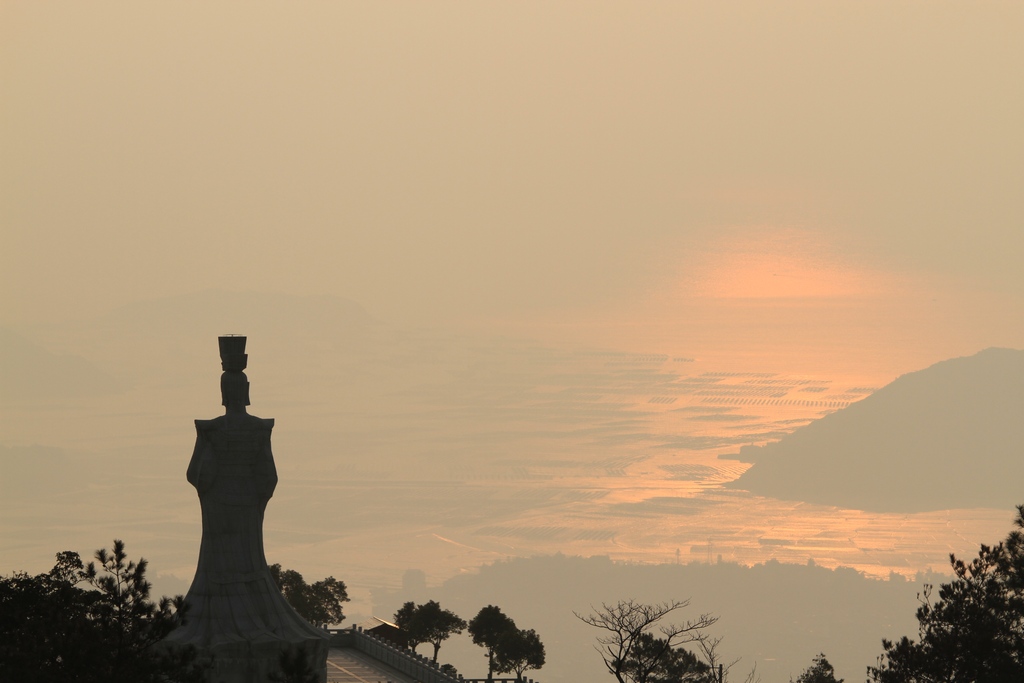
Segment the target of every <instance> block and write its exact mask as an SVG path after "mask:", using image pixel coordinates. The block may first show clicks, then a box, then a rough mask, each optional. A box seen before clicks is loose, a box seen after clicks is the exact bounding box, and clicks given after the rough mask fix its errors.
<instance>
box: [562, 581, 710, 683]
mask: <svg viewBox="0 0 1024 683" xmlns="http://www.w3.org/2000/svg"><path fill="white" fill-rule="evenodd" d="M689 604H690V601H689V600H672V601H671V602H663V603H659V604H656V605H648V604H645V603H640V602H636V601H635V600H620V601H619V602H618V603H617V604H615V605H608V604H604V603H602V604H601V609H595V612H594V614H591V615H588V616H582V615H580V614H578V613H575V614H576V617H577V618H578V619H580V620H581V621H582V622H584V623H585V624H590V625H591V626H594V627H596V628H599V629H601V630H603V631H607V634H606V635H602V636H598V638H597V642H598V645H597V651H598V652H599V653H600V655H601V658H602V659H603V660H604V665H605V667H606V668H607V669H608V672H609V673H611V674H612V675H613V676H615V678H616V680H617V681H619V683H653V682H654V681H656V680H661V679H659V678H657V676H659V675H661V672H662V671H663V667H664V666H665V663H666V662H667V661H669V660H670V658H672V657H673V656H674V655H673V652H674V651H675V650H676V649H677V648H679V646H681V645H684V644H686V643H695V642H697V643H699V642H701V641H706V640H707V638H708V636H707V633H706V630H707V629H708V627H710V626H712V625H713V624H714V623H715V622H716V621H718V618H717V617H714V616H712V615H710V614H701V615H699V616H698V617H697V618H696V619H692V620H687V621H686V622H684V623H682V624H663V623H661V622H662V620H663V619H664V618H665V617H666V616H668V615H669V614H671V613H672V612H675V611H676V610H679V609H682V608H684V607H687V606H688V605H689ZM655 629H657V631H658V632H659V633H660V634H661V637H660V638H659V637H656V636H654V635H653V633H652V631H654V630H655ZM714 644H715V645H717V641H716V642H715V643H714ZM679 656H681V655H679ZM701 675H703V672H697V671H695V672H692V676H690V677H689V678H684V679H682V680H689V681H699V680H702V679H701V678H700V677H699V676H701Z"/></svg>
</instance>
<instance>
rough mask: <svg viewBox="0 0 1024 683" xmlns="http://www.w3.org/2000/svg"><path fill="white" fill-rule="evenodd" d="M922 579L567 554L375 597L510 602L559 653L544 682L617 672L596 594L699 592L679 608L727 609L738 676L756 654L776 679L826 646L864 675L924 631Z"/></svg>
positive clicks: (482, 665) (684, 614)
mask: <svg viewBox="0 0 1024 683" xmlns="http://www.w3.org/2000/svg"><path fill="white" fill-rule="evenodd" d="M933 580H934V579H933ZM407 583H409V584H411V583H413V582H407ZM920 588H921V586H920V584H919V583H917V582H908V581H905V580H903V579H901V578H899V577H896V578H895V579H893V580H890V581H877V580H872V579H866V578H864V576H862V575H861V574H858V573H857V572H855V571H853V570H852V569H843V568H840V569H837V570H835V571H830V570H828V569H824V568H822V567H817V566H813V565H789V564H780V563H778V562H768V563H767V564H762V565H756V566H754V567H743V566H740V565H737V564H730V563H724V564H723V563H719V564H710V565H709V564H684V565H676V564H659V565H655V564H627V563H622V562H613V561H611V560H609V559H608V558H607V557H591V558H580V557H564V556H561V555H556V556H548V557H535V558H530V559H517V560H511V561H506V562H497V563H495V564H491V565H487V566H485V567H482V568H481V569H480V571H479V572H478V573H472V574H467V575H464V576H458V577H455V578H453V579H450V580H448V581H446V582H445V583H444V584H443V585H441V586H439V587H436V588H422V587H417V588H411V587H410V588H406V589H404V590H402V591H399V592H397V593H388V594H384V593H381V594H378V595H376V596H375V598H376V599H375V607H376V614H377V616H381V617H388V616H391V615H393V614H394V612H395V610H397V609H398V608H399V607H400V606H401V605H402V603H403V602H404V601H406V600H415V601H416V602H425V601H427V600H438V601H439V602H440V603H441V604H442V605H443V606H444V607H446V608H448V609H451V610H453V611H455V612H456V613H457V614H459V615H461V616H462V617H464V618H465V619H467V620H468V619H471V618H472V617H473V616H474V615H475V614H476V612H477V611H478V610H479V609H480V608H481V607H483V606H485V605H488V604H494V605H498V606H499V607H501V608H502V610H503V611H504V612H505V613H506V614H508V615H509V616H510V617H512V618H513V619H515V621H516V624H517V625H518V626H519V627H520V628H532V629H535V630H536V631H537V633H538V634H540V636H541V639H542V640H543V641H544V644H545V647H546V650H547V660H548V664H547V665H546V666H545V667H544V668H543V669H541V670H540V671H538V672H536V673H534V674H531V676H532V677H533V678H536V679H537V680H539V681H542V682H543V683H575V682H576V681H612V680H614V679H613V678H612V677H611V676H610V675H609V674H608V673H607V671H605V670H604V668H603V665H602V663H601V660H600V658H599V656H598V655H597V653H596V652H594V649H593V645H594V639H595V637H596V636H597V635H598V632H597V630H596V629H594V628H592V627H590V626H587V625H585V624H583V623H581V622H580V621H579V620H578V619H576V618H575V617H574V616H573V611H576V612H580V613H583V614H586V613H589V612H590V611H591V606H592V605H600V604H601V603H602V602H608V603H614V602H616V601H618V600H621V599H624V598H635V599H637V600H640V601H643V602H661V601H665V600H670V599H687V598H689V599H690V600H691V602H690V607H689V608H687V609H686V610H683V611H681V612H679V613H678V617H679V619H678V620H679V621H683V620H685V619H687V618H693V617H694V616H696V615H697V614H699V613H701V612H711V613H713V614H715V615H718V616H719V617H720V620H719V622H718V624H716V625H715V627H714V629H713V633H714V635H716V636H721V637H722V638H723V640H722V643H721V648H722V652H723V653H724V654H725V657H726V661H732V660H734V659H737V658H742V659H741V661H740V662H739V663H738V664H737V665H736V669H735V670H734V671H733V676H732V679H733V680H743V678H744V676H745V675H746V673H747V672H749V670H750V668H751V667H752V666H753V665H754V664H755V663H756V664H757V670H758V673H759V674H760V675H761V680H762V681H764V683H785V682H786V681H789V680H790V677H791V676H792V677H794V678H795V677H796V676H797V675H798V674H799V673H800V672H801V671H802V670H803V669H804V668H805V667H806V666H808V665H809V664H810V661H811V658H812V657H813V656H814V655H816V654H818V653H819V652H825V653H826V654H827V655H828V658H829V661H830V662H832V664H833V665H835V667H836V670H837V674H838V675H839V676H841V677H845V678H846V680H847V681H857V680H863V678H864V670H865V667H866V666H867V665H868V664H872V663H874V661H875V658H876V657H877V656H878V654H879V653H880V652H881V639H882V638H883V637H890V638H891V637H896V636H900V635H913V634H914V633H915V632H916V626H917V622H916V621H915V619H914V610H915V608H916V607H917V602H916V599H915V595H916V592H917V591H919V590H920ZM424 651H425V649H424ZM482 654H483V650H482V649H481V648H479V647H477V646H475V645H473V644H472V643H471V642H470V638H469V637H468V636H467V635H465V634H463V635H461V636H455V637H453V638H452V639H451V640H450V641H448V642H446V643H445V644H444V645H443V646H442V648H441V659H442V660H444V661H449V662H451V663H453V664H455V666H456V667H457V668H458V669H459V671H460V673H462V674H463V675H464V676H474V677H475V676H481V675H483V674H485V673H486V661H485V660H484V658H483V656H482ZM737 674H738V675H737Z"/></svg>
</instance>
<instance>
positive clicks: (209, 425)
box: [196, 415, 224, 432]
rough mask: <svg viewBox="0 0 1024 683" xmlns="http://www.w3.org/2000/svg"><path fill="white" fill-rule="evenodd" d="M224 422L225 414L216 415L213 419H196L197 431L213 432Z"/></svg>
mask: <svg viewBox="0 0 1024 683" xmlns="http://www.w3.org/2000/svg"><path fill="white" fill-rule="evenodd" d="M223 424H224V416H223V415H221V416H220V417H215V418H213V419H212V420H196V431H197V432H212V431H215V430H217V429H220V428H221V426H223Z"/></svg>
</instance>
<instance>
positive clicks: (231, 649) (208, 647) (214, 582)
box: [166, 337, 330, 683]
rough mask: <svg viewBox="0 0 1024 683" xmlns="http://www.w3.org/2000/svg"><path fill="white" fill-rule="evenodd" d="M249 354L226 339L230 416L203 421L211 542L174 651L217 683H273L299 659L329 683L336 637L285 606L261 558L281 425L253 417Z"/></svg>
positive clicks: (197, 456) (197, 477)
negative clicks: (207, 665) (189, 655)
mask: <svg viewBox="0 0 1024 683" xmlns="http://www.w3.org/2000/svg"><path fill="white" fill-rule="evenodd" d="M225 340H227V342H228V343H227V344H226V343H225ZM239 340H240V347H241V348H240V350H239V349H238V346H239ZM232 344H234V345H235V348H234V349H232ZM226 346H227V351H225V347H226ZM244 348H245V337H221V358H222V359H223V361H224V370H225V372H224V374H223V376H222V377H221V391H222V394H223V397H224V405H225V406H226V408H227V412H226V414H225V415H223V416H221V417H218V418H216V419H213V420H196V432H197V435H196V446H195V450H194V451H193V453H192V460H191V462H190V463H189V466H188V480H189V482H190V483H191V484H192V485H193V486H195V487H196V490H197V491H198V492H199V502H200V506H201V507H202V511H203V539H202V544H201V546H200V549H199V564H198V567H197V568H196V575H195V579H193V581H192V586H191V588H189V591H188V595H186V596H185V602H186V603H188V611H187V612H186V614H185V623H184V624H183V625H182V626H181V627H180V628H178V629H177V630H176V631H174V632H173V633H171V635H170V636H169V637H168V638H167V640H166V645H167V646H168V647H172V648H173V647H175V646H180V645H192V646H195V647H196V648H197V649H198V650H199V654H200V656H203V657H212V660H213V670H212V672H211V675H210V676H209V681H210V683H269V682H271V681H273V680H275V678H277V677H278V675H279V674H280V663H281V661H282V656H290V657H294V656H295V655H296V654H297V653H298V651H301V652H302V653H303V655H304V657H305V660H306V662H307V663H308V664H309V665H311V667H312V669H313V671H315V672H317V674H318V679H319V681H321V683H323V682H324V681H326V679H327V644H328V639H329V637H330V636H329V635H328V633H327V632H326V631H324V630H323V629H319V628H316V627H314V626H312V625H310V624H309V623H308V622H307V621H305V620H304V619H303V618H302V617H300V616H299V615H298V614H297V613H296V612H295V610H294V609H292V607H291V605H289V604H288V602H287V601H286V600H285V599H284V596H283V595H281V591H280V590H279V589H278V587H277V585H276V584H275V583H274V579H273V577H272V576H271V574H270V568H269V567H268V566H267V560H266V557H265V555H264V552H263V514H264V512H265V510H266V507H267V502H268V501H269V500H270V497H271V496H272V495H273V493H274V488H275V487H276V486H277V469H276V468H275V466H274V456H273V454H272V452H271V450H270V432H271V430H272V429H273V427H274V421H273V420H264V419H261V418H258V417H255V416H253V415H249V414H248V413H246V411H245V406H246V405H248V403H249V401H248V395H249V383H248V380H247V379H246V378H245V375H244V374H243V373H242V372H241V370H242V369H244V368H245V354H244V353H243V352H244ZM239 356H240V358H239ZM282 680H283V679H282Z"/></svg>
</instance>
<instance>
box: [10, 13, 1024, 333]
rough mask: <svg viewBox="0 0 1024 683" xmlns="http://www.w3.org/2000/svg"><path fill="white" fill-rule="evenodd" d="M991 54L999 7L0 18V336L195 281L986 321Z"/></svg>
mask: <svg viewBox="0 0 1024 683" xmlns="http://www.w3.org/2000/svg"><path fill="white" fill-rule="evenodd" d="M1021 35H1024V6H1022V5H1021V4H1020V3H1017V2H1005V3H971V4H959V3H958V4H950V3H906V2H901V3H894V2H829V3H819V2H773V3H645V4H642V5H636V4H632V3H629V4H627V3H603V2H590V1H588V2H585V3H569V2H561V3H548V2H537V3H531V2H517V3H458V4H444V3H406V4H392V3H378V2H374V3H340V2H330V3H307V4H302V5H295V4H291V3H287V4H285V3H252V2H245V3H229V2H222V3H214V4H208V3H178V2H175V3H143V4H139V3H133V2H89V3H35V2H5V3H3V4H2V14H0V54H2V91H0V107H2V110H0V111H2V119H0V158H2V159H3V162H2V173H3V185H2V188H3V189H2V195H0V202H2V203H0V220H2V240H3V243H2V254H3V256H2V263H0V271H2V272H0V287H2V291H3V301H2V307H0V322H7V323H12V324H22V323H30V322H33V321H37V320H42V319H55V318H62V317H67V316H71V315H76V314H82V313H91V312H94V311H101V310H104V309H107V308H109V307H111V306H114V305H118V304H121V303H124V302H128V301H133V300H139V299H144V298H147V297H152V296H164V295H170V294H175V293H179V292H186V291H195V290H200V289H204V288H208V287H222V288H229V289H232V288H233V289H256V290H276V291H283V292H290V293H297V294H323V293H330V294H337V295H341V296H346V297H351V298H352V299H354V300H356V301H358V302H360V303H361V304H363V305H364V306H366V307H367V308H368V310H370V311H371V312H372V313H373V314H375V315H378V316H381V317H384V318H386V319H392V320H398V321H416V322H423V321H453V320H456V321H457V320H466V319H474V318H481V317H483V318H488V319H497V320H502V319H521V318H529V317H531V316H544V315H547V316H564V315H566V312H567V311H573V312H579V311H590V312H593V311H601V312H602V313H601V315H614V311H623V310H628V309H629V308H630V307H632V306H633V305H634V304H636V305H640V304H642V303H644V302H647V304H646V305H652V306H653V308H652V309H651V310H656V309H657V308H658V305H657V304H650V302H652V301H655V302H656V301H661V300H662V299H659V297H663V296H664V295H665V293H666V292H668V293H671V294H672V295H673V296H684V297H686V296H691V295H693V294H699V295H702V296H712V297H745V296H749V295H751V294H756V295H757V296H767V295H771V294H775V295H777V296H782V297H793V296H804V295H812V296H817V297H844V296H851V295H860V294H865V293H870V294H872V295H875V296H879V295H882V296H884V295H886V293H891V291H892V288H893V287H896V286H897V283H902V285H900V286H903V287H904V288H907V287H910V288H917V289H918V290H919V292H920V291H923V290H922V288H923V289H926V290H928V293H926V294H922V295H921V296H922V297H925V298H929V297H932V296H933V295H934V292H936V291H943V292H947V293H948V292H952V291H961V292H970V293H971V294H970V297H974V299H973V300H975V301H976V300H980V299H981V298H985V297H987V298H988V300H996V299H998V300H999V302H1000V303H999V307H998V308H999V312H998V313H995V314H994V316H995V318H993V319H996V318H999V317H1000V316H1001V315H1003V314H1005V315H1006V316H1007V317H1008V316H1009V314H1010V313H1013V314H1019V313H1020V312H1021V302H1022V301H1024V269H1022V268H1021V267H1020V263H1019V261H1020V258H1021V256H1022V254H1024V230H1022V218H1024V204H1022V203H1021V201H1020V198H1019V193H1020V188H1021V187H1024V132H1022V128H1021V126H1020V122H1021V121H1022V120H1024V78H1022V67H1024V41H1021V40H1020V36H1021ZM744 278H746V280H744ZM780 278H785V279H784V280H780ZM780 282H782V284H780ZM908 283H910V284H908ZM970 297H969V298H970ZM969 307H970V306H968V308H969ZM1007 307H1009V308H1007ZM990 322H991V320H990ZM993 325H994V326H995V327H998V325H999V323H998V322H995V323H993ZM995 336H996V337H998V336H999V335H998V334H997V335H995ZM994 341H1006V340H1002V339H994ZM1010 341H1012V339H1011V340H1010ZM1018 345H1019V344H1018Z"/></svg>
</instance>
